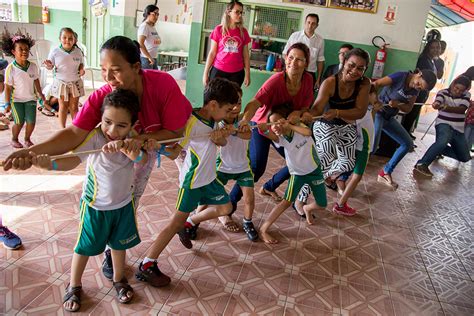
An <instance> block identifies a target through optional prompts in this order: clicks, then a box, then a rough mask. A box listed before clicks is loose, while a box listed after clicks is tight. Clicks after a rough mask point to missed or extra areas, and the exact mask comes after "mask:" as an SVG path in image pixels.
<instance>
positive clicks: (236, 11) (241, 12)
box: [230, 10, 245, 15]
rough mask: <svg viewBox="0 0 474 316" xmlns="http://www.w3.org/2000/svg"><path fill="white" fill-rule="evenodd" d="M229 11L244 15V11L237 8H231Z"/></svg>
mask: <svg viewBox="0 0 474 316" xmlns="http://www.w3.org/2000/svg"><path fill="white" fill-rule="evenodd" d="M230 12H234V13H235V14H237V15H245V12H244V11H239V10H231V11H230Z"/></svg>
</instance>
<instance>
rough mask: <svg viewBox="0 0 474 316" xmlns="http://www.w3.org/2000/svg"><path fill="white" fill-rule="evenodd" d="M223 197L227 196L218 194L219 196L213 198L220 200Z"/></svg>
mask: <svg viewBox="0 0 474 316" xmlns="http://www.w3.org/2000/svg"><path fill="white" fill-rule="evenodd" d="M223 198H225V195H218V196H216V197H214V198H213V200H216V201H220V200H222V199H223Z"/></svg>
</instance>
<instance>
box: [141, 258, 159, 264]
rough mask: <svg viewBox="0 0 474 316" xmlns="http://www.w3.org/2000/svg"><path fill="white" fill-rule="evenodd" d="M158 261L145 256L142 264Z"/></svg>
mask: <svg viewBox="0 0 474 316" xmlns="http://www.w3.org/2000/svg"><path fill="white" fill-rule="evenodd" d="M154 261H156V259H151V258H148V257H145V259H143V263H142V264H146V263H148V262H154Z"/></svg>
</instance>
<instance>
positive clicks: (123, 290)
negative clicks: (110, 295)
mask: <svg viewBox="0 0 474 316" xmlns="http://www.w3.org/2000/svg"><path fill="white" fill-rule="evenodd" d="M114 288H115V290H116V291H117V300H118V301H119V303H121V304H126V303H128V302H130V301H131V300H132V298H133V295H132V296H131V297H128V295H127V293H129V292H132V294H133V289H132V287H131V286H130V284H128V280H127V279H126V278H123V279H122V281H120V282H114ZM123 297H126V299H122V298H123Z"/></svg>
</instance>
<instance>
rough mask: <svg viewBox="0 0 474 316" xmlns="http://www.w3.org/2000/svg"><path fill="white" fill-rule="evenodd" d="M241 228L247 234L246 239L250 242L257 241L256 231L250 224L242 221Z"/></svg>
mask: <svg viewBox="0 0 474 316" xmlns="http://www.w3.org/2000/svg"><path fill="white" fill-rule="evenodd" d="M242 228H243V230H244V232H245V233H246V234H247V238H248V239H249V240H250V241H256V240H257V239H258V233H257V230H256V229H255V227H254V226H253V223H252V222H246V221H244V223H243V224H242Z"/></svg>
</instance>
